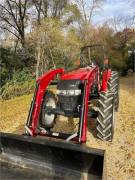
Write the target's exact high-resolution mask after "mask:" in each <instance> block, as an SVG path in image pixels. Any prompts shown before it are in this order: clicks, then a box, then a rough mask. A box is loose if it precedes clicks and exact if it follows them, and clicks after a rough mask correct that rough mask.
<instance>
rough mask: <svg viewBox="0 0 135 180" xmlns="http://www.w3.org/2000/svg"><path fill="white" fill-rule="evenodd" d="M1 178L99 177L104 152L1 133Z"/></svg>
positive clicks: (49, 140) (59, 142) (48, 139)
mask: <svg viewBox="0 0 135 180" xmlns="http://www.w3.org/2000/svg"><path fill="white" fill-rule="evenodd" d="M0 161H1V162H0V163H1V177H2V179H12V178H13V179H66V180H67V179H71V180H72V179H78V180H79V179H92V180H97V179H98V180H99V179H102V174H103V162H104V151H103V150H99V149H94V148H88V147H86V146H83V145H78V144H73V143H69V142H68V143H67V142H63V141H60V140H55V139H52V138H51V139H50V138H43V137H36V138H33V137H30V136H23V135H15V134H8V133H0Z"/></svg>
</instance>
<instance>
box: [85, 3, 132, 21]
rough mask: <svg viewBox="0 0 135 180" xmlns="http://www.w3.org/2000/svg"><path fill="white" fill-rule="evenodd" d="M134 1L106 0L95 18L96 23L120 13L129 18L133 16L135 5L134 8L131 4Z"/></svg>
mask: <svg viewBox="0 0 135 180" xmlns="http://www.w3.org/2000/svg"><path fill="white" fill-rule="evenodd" d="M87 1H89V0H87ZM132 2H133V0H106V2H105V3H104V4H103V6H102V9H101V11H100V12H99V13H98V15H96V16H95V17H94V18H93V21H94V22H95V23H101V22H103V21H105V20H106V19H109V18H112V17H116V16H119V15H120V16H125V17H126V18H129V17H131V16H133V13H134V12H135V7H134V8H133V6H131V3H132Z"/></svg>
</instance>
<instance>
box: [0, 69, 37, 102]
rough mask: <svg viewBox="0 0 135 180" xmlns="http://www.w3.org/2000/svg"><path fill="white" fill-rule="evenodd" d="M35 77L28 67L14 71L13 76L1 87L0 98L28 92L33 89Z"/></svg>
mask: <svg viewBox="0 0 135 180" xmlns="http://www.w3.org/2000/svg"><path fill="white" fill-rule="evenodd" d="M34 87H35V79H34V78H33V76H32V75H31V73H30V71H29V70H28V69H26V68H25V69H23V70H22V71H19V70H17V71H15V72H14V73H13V78H12V79H11V80H9V81H7V82H6V84H5V85H3V86H2V88H1V97H2V99H10V98H12V97H15V96H20V95H23V94H29V93H31V92H33V91H34Z"/></svg>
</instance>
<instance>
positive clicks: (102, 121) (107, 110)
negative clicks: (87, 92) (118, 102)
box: [97, 91, 115, 141]
mask: <svg viewBox="0 0 135 180" xmlns="http://www.w3.org/2000/svg"><path fill="white" fill-rule="evenodd" d="M98 102H99V107H98V108H99V111H98V117H97V137H98V138H99V139H101V140H103V141H112V139H113V134H114V111H115V103H114V93H112V92H110V91H108V92H101V93H100V98H99V101H98Z"/></svg>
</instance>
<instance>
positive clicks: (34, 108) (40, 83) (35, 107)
mask: <svg viewBox="0 0 135 180" xmlns="http://www.w3.org/2000/svg"><path fill="white" fill-rule="evenodd" d="M63 73H64V69H55V70H52V71H49V72H47V73H45V74H44V75H43V76H41V77H40V78H39V79H37V82H36V89H35V93H34V97H33V101H32V104H31V107H30V114H29V116H28V120H27V127H26V128H27V130H28V132H29V133H30V135H31V136H36V134H37V133H36V129H37V125H38V122H39V115H40V111H41V106H42V102H43V97H44V93H45V91H46V88H47V86H48V85H49V84H50V83H51V81H52V80H54V78H55V77H56V75H58V74H60V75H61V74H63Z"/></svg>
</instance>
